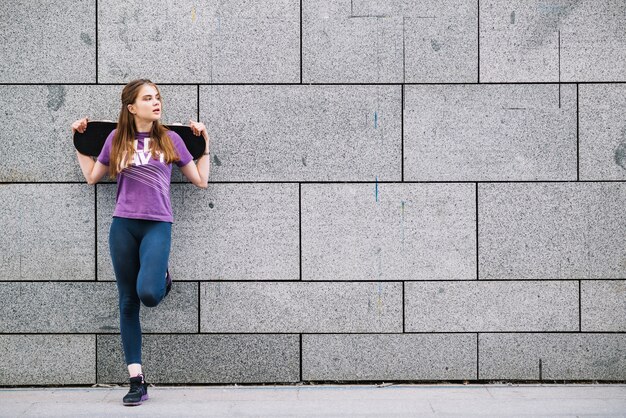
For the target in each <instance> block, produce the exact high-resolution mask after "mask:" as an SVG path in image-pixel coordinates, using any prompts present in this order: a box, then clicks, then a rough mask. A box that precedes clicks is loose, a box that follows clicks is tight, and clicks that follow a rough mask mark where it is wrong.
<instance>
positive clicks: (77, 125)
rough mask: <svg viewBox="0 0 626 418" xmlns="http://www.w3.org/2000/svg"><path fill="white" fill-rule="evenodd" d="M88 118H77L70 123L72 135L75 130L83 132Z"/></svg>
mask: <svg viewBox="0 0 626 418" xmlns="http://www.w3.org/2000/svg"><path fill="white" fill-rule="evenodd" d="M88 120H89V118H88V117H87V116H85V117H84V118H83V119H79V120H77V121H76V122H74V123H72V135H74V133H75V132H76V131H78V132H80V133H81V134H82V133H83V132H85V129H87V122H88Z"/></svg>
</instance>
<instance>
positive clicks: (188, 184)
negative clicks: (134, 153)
mask: <svg viewBox="0 0 626 418" xmlns="http://www.w3.org/2000/svg"><path fill="white" fill-rule="evenodd" d="M479 182H480V183H484V184H498V183H506V184H510V183H516V184H523V183H528V184H532V183H626V180H612V179H607V180H480V181H479ZM209 183H211V184H294V183H297V184H375V183H378V184H402V183H411V184H468V183H470V184H475V183H477V181H476V180H406V181H400V180H345V181H340V180H258V181H245V180H238V181H211V182H209ZM0 184H85V182H84V181H0ZM98 184H112V185H114V184H115V183H112V182H108V181H100V182H98ZM171 184H175V185H187V186H189V187H191V186H192V184H191V183H190V182H188V181H172V183H171Z"/></svg>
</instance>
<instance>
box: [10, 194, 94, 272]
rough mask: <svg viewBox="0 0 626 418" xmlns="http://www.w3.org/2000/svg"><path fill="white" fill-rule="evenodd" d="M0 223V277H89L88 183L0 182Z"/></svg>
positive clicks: (91, 212) (90, 210)
mask: <svg viewBox="0 0 626 418" xmlns="http://www.w3.org/2000/svg"><path fill="white" fill-rule="evenodd" d="M0 224H2V234H0V281H1V280H93V279H94V241H93V234H94V229H95V225H94V195H93V189H91V188H90V187H89V186H87V185H80V184H2V185H0Z"/></svg>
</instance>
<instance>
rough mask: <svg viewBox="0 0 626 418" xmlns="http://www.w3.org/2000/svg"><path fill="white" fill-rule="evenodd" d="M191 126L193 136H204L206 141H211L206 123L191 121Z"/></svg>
mask: <svg viewBox="0 0 626 418" xmlns="http://www.w3.org/2000/svg"><path fill="white" fill-rule="evenodd" d="M189 126H190V127H191V130H192V131H193V134H194V135H196V136H200V135H202V136H204V138H205V139H209V134H208V133H207V130H206V126H204V123H202V122H194V121H193V120H191V119H189Z"/></svg>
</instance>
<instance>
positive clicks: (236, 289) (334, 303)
mask: <svg viewBox="0 0 626 418" xmlns="http://www.w3.org/2000/svg"><path fill="white" fill-rule="evenodd" d="M200 290H201V293H200V306H201V309H200V314H201V319H200V324H201V331H202V332H294V333H297V332H402V283H383V282H378V283H329V282H324V283H312V282H289V283H276V282H269V283H245V282H237V283H224V282H214V283H202V284H201V288H200Z"/></svg>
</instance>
